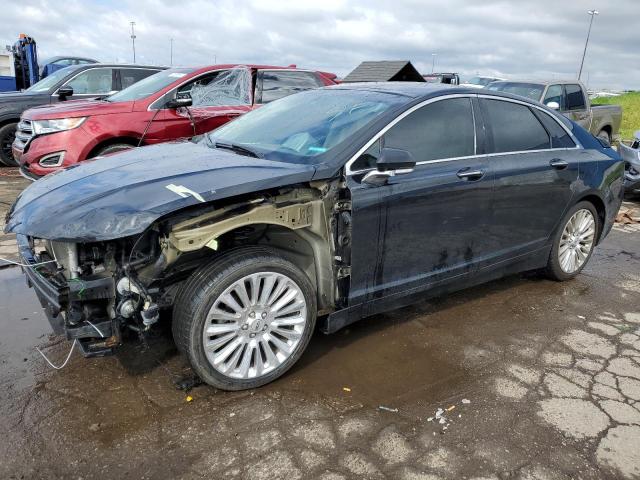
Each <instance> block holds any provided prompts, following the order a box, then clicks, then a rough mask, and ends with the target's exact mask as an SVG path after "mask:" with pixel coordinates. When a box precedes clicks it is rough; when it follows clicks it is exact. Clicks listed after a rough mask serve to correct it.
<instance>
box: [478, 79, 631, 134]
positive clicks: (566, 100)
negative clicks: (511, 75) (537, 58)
mask: <svg viewBox="0 0 640 480" xmlns="http://www.w3.org/2000/svg"><path fill="white" fill-rule="evenodd" d="M487 88H488V89H489V90H495V91H499V92H508V93H512V94H515V95H520V96H522V97H527V98H530V99H532V100H536V101H538V102H541V103H543V104H545V105H546V106H547V107H549V108H553V109H554V110H558V111H559V112H561V113H562V114H564V115H565V116H567V117H568V118H570V119H571V120H573V121H575V122H576V123H577V124H578V125H580V126H581V127H583V128H585V129H586V130H589V131H590V132H591V133H592V134H594V135H595V136H596V137H598V138H601V139H603V140H605V141H606V142H608V143H612V142H613V141H614V140H616V141H617V140H619V133H618V132H619V130H620V122H621V121H622V108H621V107H620V106H619V105H591V103H590V101H589V95H587V89H586V88H585V87H584V85H582V83H580V82H578V81H576V80H569V81H555V80H553V81H548V82H540V81H533V82H527V81H511V80H509V81H507V80H505V81H501V82H493V83H491V84H489V86H488V87H487Z"/></svg>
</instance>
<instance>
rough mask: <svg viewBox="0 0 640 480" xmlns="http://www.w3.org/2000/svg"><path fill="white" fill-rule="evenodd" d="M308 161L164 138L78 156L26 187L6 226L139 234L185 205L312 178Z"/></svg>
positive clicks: (57, 235)
mask: <svg viewBox="0 0 640 480" xmlns="http://www.w3.org/2000/svg"><path fill="white" fill-rule="evenodd" d="M314 172H315V168H314V167H313V166H311V165H296V164H291V163H285V162H277V161H272V160H263V159H259V158H252V157H246V156H241V155H237V154H235V153H232V152H229V151H225V150H218V149H214V148H210V147H208V146H207V145H206V144H204V143H203V142H200V143H191V142H180V143H168V144H162V145H155V146H149V147H142V148H137V149H132V150H129V151H127V152H123V153H120V154H116V155H113V156H109V157H103V158H100V159H98V160H93V161H89V162H84V163H83V164H79V165H77V166H74V167H70V168H68V169H66V170H61V171H59V172H57V173H54V174H51V175H48V176H46V177H44V178H42V179H40V180H38V181H37V182H35V183H33V184H32V185H30V186H29V187H28V188H27V189H25V190H24V191H23V192H22V193H21V194H20V196H19V197H18V199H17V200H16V203H15V204H14V205H13V207H12V209H11V210H10V212H9V214H8V216H7V225H6V227H5V232H7V233H9V232H13V233H18V234H23V235H30V236H34V237H37V238H44V239H49V240H61V241H74V242H91V241H102V240H112V239H115V238H121V237H125V236H129V235H135V234H139V233H141V232H142V231H144V230H145V229H146V228H147V227H148V226H149V225H151V224H152V223H153V222H154V221H156V220H157V219H158V218H160V217H162V216H164V215H167V214H169V213H171V212H175V211H177V210H181V209H183V208H186V207H191V206H194V205H199V204H202V203H206V202H211V201H213V200H218V199H222V198H227V197H231V196H234V195H240V194H244V193H250V192H254V191H255V192H257V191H261V190H265V189H269V188H274V187H279V186H284V185H288V184H293V183H299V182H305V181H309V180H311V179H312V177H313V174H314Z"/></svg>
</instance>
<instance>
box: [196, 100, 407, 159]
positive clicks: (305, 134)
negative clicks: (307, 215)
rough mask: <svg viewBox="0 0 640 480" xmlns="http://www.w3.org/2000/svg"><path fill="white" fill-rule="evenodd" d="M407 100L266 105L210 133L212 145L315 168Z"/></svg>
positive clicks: (283, 101)
mask: <svg viewBox="0 0 640 480" xmlns="http://www.w3.org/2000/svg"><path fill="white" fill-rule="evenodd" d="M406 101H407V99H406V97H403V96H400V95H394V94H390V93H380V92H371V91H367V90H346V89H345V90H341V89H335V88H328V89H320V90H309V91H307V92H301V93H297V94H295V95H291V96H288V97H284V98H282V99H280V100H276V101H274V102H271V103H269V104H267V105H265V106H263V107H260V108H259V109H257V110H254V111H252V112H250V113H247V114H246V115H244V116H242V117H240V118H238V119H237V120H234V121H233V122H230V123H228V124H226V125H224V126H222V127H220V128H219V129H217V130H215V131H213V132H211V133H210V134H209V135H208V136H207V138H208V140H209V143H210V145H211V146H212V147H213V146H215V144H216V143H218V144H220V145H223V146H225V145H226V146H229V145H234V146H236V147H244V148H245V149H250V150H251V151H253V152H255V153H256V154H257V155H259V156H261V157H264V158H268V159H271V160H279V161H285V162H290V163H304V164H309V163H314V157H316V156H318V155H321V154H324V153H326V152H329V151H330V150H331V149H333V148H335V147H336V146H338V145H339V144H340V143H342V142H346V141H350V140H352V138H353V136H354V134H355V133H356V132H357V131H359V130H361V129H362V128H364V127H365V126H367V125H368V124H369V123H371V122H372V121H373V120H374V119H376V118H377V117H379V116H380V115H382V114H383V113H384V112H385V111H386V110H388V109H389V108H390V107H392V106H395V105H401V104H403V103H405V102H406Z"/></svg>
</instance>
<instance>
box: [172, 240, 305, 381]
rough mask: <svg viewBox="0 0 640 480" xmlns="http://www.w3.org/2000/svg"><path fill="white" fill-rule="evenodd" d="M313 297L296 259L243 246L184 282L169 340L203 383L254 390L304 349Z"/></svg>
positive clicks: (281, 370)
mask: <svg viewBox="0 0 640 480" xmlns="http://www.w3.org/2000/svg"><path fill="white" fill-rule="evenodd" d="M315 298H316V294H315V291H314V289H313V287H312V285H311V282H310V281H309V279H308V278H307V276H306V275H305V274H304V273H303V272H302V271H301V270H300V269H299V268H298V267H297V266H295V265H294V264H293V263H291V262H289V261H287V260H285V259H283V258H282V257H280V256H278V255H277V254H276V253H275V252H274V251H273V250H270V249H265V248H259V247H247V248H242V249H239V250H236V251H233V252H230V253H229V254H227V255H224V256H222V257H220V258H219V259H217V260H215V261H214V262H213V263H211V264H209V265H206V266H204V267H202V268H200V269H199V270H198V271H196V272H195V273H194V274H193V275H192V276H191V278H190V279H188V280H187V281H186V282H185V284H184V285H183V287H182V289H181V291H180V293H179V294H178V296H177V298H176V300H175V304H174V310H173V312H174V316H173V335H174V339H175V341H176V344H177V346H178V348H179V349H180V350H181V351H182V352H183V353H184V354H185V355H186V356H187V357H188V358H189V361H190V363H191V366H192V367H193V369H194V371H195V372H196V373H197V374H198V375H199V376H200V378H202V379H203V380H204V381H205V382H207V383H208V384H210V385H212V386H214V387H217V388H220V389H223V390H243V389H247V388H254V387H258V386H261V385H264V384H266V383H269V382H271V381H273V380H275V379H276V378H278V377H280V376H281V375H282V374H284V373H285V372H286V371H287V370H289V368H291V367H292V366H293V364H295V362H296V361H297V360H298V359H299V358H300V356H301V355H302V353H303V352H304V350H305V348H306V347H307V345H308V343H309V340H310V338H311V334H312V333H313V330H314V326H315V320H316V301H315Z"/></svg>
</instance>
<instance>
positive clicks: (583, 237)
mask: <svg viewBox="0 0 640 480" xmlns="http://www.w3.org/2000/svg"><path fill="white" fill-rule="evenodd" d="M595 235H596V221H595V218H593V214H592V213H591V212H590V211H589V210H587V209H584V208H583V209H581V210H578V211H577V212H576V213H574V214H573V215H572V216H571V218H570V219H569V221H568V222H567V224H566V225H565V226H564V230H563V231H562V236H561V237H560V247H559V248H558V261H559V263H560V268H562V271H563V272H565V273H575V272H577V271H578V270H579V269H580V268H581V267H582V266H583V265H584V263H585V262H586V261H587V258H588V257H589V254H590V253H591V249H592V248H593V240H594V238H595Z"/></svg>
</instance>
